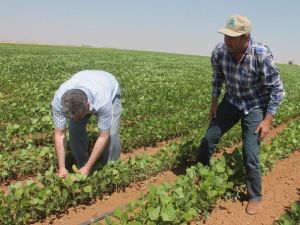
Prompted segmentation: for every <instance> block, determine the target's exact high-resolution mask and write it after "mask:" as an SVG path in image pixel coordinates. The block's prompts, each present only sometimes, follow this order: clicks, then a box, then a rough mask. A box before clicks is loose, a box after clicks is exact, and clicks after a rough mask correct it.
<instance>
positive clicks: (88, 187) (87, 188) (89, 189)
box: [83, 185, 92, 193]
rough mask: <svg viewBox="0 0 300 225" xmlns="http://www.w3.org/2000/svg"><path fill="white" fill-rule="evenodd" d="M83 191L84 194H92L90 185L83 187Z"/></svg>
mask: <svg viewBox="0 0 300 225" xmlns="http://www.w3.org/2000/svg"><path fill="white" fill-rule="evenodd" d="M83 191H84V192H85V193H91V192H92V187H91V185H88V186H85V187H84V188H83Z"/></svg>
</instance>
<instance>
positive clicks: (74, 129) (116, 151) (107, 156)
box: [69, 96, 122, 168]
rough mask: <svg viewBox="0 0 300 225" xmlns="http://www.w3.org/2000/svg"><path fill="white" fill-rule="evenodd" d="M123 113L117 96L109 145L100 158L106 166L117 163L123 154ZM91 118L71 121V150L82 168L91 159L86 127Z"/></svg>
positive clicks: (88, 116) (87, 116) (114, 102)
mask: <svg viewBox="0 0 300 225" xmlns="http://www.w3.org/2000/svg"><path fill="white" fill-rule="evenodd" d="M121 113H122V104H121V99H120V96H116V98H115V99H114V101H113V104H112V115H113V117H112V126H111V129H110V138H109V143H108V144H107V145H106V147H105V149H104V151H103V152H102V155H101V156H100V159H99V160H100V163H101V164H106V163H107V162H108V161H111V160H113V161H116V160H118V159H119V157H120V154H121V144H120V135H119V127H120V119H121ZM90 117H91V114H88V115H86V116H85V117H84V118H83V119H82V120H79V121H75V120H72V119H70V121H69V135H70V148H71V152H72V155H73V156H74V158H75V161H76V165H77V167H78V168H81V167H83V166H84V165H85V163H86V162H87V161H88V159H89V151H88V145H89V143H88V134H87V131H86V125H87V123H88V121H89V119H90Z"/></svg>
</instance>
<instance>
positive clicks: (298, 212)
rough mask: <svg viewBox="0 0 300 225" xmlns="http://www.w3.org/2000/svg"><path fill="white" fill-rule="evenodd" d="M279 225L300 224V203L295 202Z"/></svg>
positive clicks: (277, 222)
mask: <svg viewBox="0 0 300 225" xmlns="http://www.w3.org/2000/svg"><path fill="white" fill-rule="evenodd" d="M275 224H277V225H298V224H300V202H299V201H298V202H294V203H293V204H292V205H291V208H290V209H289V210H288V211H287V212H286V213H285V214H284V215H282V216H281V217H280V219H279V220H278V221H276V223H275Z"/></svg>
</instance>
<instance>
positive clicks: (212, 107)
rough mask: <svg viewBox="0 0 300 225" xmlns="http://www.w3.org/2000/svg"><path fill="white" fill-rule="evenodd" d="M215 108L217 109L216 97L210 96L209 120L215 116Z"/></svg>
mask: <svg viewBox="0 0 300 225" xmlns="http://www.w3.org/2000/svg"><path fill="white" fill-rule="evenodd" d="M217 109H218V97H216V96H212V98H211V105H210V111H209V121H212V120H213V119H214V118H216V117H217Z"/></svg>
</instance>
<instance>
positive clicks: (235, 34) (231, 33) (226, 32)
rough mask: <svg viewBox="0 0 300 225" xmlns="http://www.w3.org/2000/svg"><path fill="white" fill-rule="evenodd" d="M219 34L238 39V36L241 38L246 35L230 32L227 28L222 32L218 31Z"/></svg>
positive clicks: (222, 29)
mask: <svg viewBox="0 0 300 225" xmlns="http://www.w3.org/2000/svg"><path fill="white" fill-rule="evenodd" d="M218 33H221V34H225V35H227V36H230V37H238V36H241V35H243V34H244V33H238V32H235V31H232V30H229V29H227V28H221V29H220V30H218Z"/></svg>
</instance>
